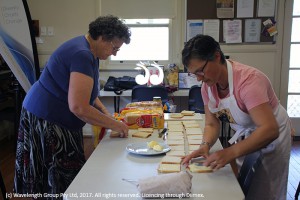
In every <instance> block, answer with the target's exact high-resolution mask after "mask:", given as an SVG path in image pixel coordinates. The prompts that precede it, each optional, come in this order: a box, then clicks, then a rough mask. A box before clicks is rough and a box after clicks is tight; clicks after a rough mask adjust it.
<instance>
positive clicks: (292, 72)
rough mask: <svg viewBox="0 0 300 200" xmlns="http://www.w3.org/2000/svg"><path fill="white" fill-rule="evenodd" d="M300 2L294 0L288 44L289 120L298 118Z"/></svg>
mask: <svg viewBox="0 0 300 200" xmlns="http://www.w3.org/2000/svg"><path fill="white" fill-rule="evenodd" d="M299 30H300V0H294V6H293V15H292V33H291V42H290V63H289V81H288V99H287V112H288V114H289V116H290V117H291V118H299V117H300V89H299V88H300V81H299V76H300V61H299V51H300V37H299V35H300V31H299Z"/></svg>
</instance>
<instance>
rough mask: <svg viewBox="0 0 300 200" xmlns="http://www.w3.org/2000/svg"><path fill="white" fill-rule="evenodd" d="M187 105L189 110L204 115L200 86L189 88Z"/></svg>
mask: <svg viewBox="0 0 300 200" xmlns="http://www.w3.org/2000/svg"><path fill="white" fill-rule="evenodd" d="M188 103H189V105H188V108H189V110H192V111H195V112H196V113H202V114H204V103H203V99H202V95H201V86H198V85H194V86H192V87H191V88H190V91H189V102H188Z"/></svg>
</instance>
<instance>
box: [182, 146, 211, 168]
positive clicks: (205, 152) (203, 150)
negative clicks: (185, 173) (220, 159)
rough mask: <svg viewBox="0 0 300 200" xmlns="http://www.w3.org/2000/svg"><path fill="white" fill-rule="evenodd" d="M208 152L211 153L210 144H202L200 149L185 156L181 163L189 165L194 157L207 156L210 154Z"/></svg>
mask: <svg viewBox="0 0 300 200" xmlns="http://www.w3.org/2000/svg"><path fill="white" fill-rule="evenodd" d="M208 153H209V146H207V145H204V146H200V147H199V149H197V150H195V151H193V152H192V153H190V154H189V155H186V156H184V157H183V160H182V162H181V163H182V164H183V165H185V166H187V165H188V164H189V162H190V160H191V159H192V158H197V157H200V156H203V157H205V158H207V157H208V155H209V154H208Z"/></svg>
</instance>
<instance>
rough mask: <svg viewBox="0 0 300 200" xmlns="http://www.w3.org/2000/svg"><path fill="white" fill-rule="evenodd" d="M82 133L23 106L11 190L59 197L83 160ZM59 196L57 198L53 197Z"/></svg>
mask: <svg viewBox="0 0 300 200" xmlns="http://www.w3.org/2000/svg"><path fill="white" fill-rule="evenodd" d="M85 161H86V160H85V156H84V148H83V134H82V130H81V131H70V130H67V129H65V128H62V127H60V126H57V125H55V124H53V123H50V122H48V121H46V120H43V119H40V118H38V117H36V116H35V115H33V114H32V113H30V112H28V111H27V110H26V109H24V108H23V109H22V112H21V117H20V127H19V132H18V139H17V152H16V169H15V179H14V192H15V193H18V194H28V195H29V196H30V195H41V196H38V197H41V199H62V198H61V195H62V193H64V192H65V191H66V189H67V188H68V186H69V185H70V184H71V182H72V181H73V179H74V178H75V176H76V175H77V173H78V172H79V170H80V169H81V168H82V166H83V165H84V163H85ZM56 197H59V198H56Z"/></svg>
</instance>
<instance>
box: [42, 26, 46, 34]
mask: <svg viewBox="0 0 300 200" xmlns="http://www.w3.org/2000/svg"><path fill="white" fill-rule="evenodd" d="M45 35H47V27H46V26H41V36H45Z"/></svg>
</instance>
